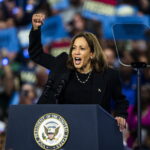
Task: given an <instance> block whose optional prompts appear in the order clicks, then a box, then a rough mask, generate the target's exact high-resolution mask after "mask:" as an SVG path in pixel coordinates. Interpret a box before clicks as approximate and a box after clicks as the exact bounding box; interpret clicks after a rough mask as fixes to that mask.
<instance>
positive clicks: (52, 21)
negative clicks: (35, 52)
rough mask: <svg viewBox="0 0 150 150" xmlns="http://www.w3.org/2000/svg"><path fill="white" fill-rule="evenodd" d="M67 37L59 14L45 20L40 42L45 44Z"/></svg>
mask: <svg viewBox="0 0 150 150" xmlns="http://www.w3.org/2000/svg"><path fill="white" fill-rule="evenodd" d="M66 37H68V32H67V31H66V30H65V28H64V24H63V21H62V18H61V16H59V15H56V16H53V17H50V18H48V19H46V20H45V23H44V25H43V26H42V43H43V44H47V43H50V42H52V41H56V40H59V39H62V38H66Z"/></svg>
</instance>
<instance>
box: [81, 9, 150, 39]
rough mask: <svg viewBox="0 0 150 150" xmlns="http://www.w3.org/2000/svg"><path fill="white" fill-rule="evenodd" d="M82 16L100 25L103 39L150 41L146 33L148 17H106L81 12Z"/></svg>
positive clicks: (149, 23)
mask: <svg viewBox="0 0 150 150" xmlns="http://www.w3.org/2000/svg"><path fill="white" fill-rule="evenodd" d="M82 14H83V16H84V17H86V18H89V19H96V20H98V21H100V22H101V23H102V31H103V38H105V39H113V38H114V37H113V34H114V36H115V39H116V40H117V39H123V40H125V39H150V38H149V37H147V35H146V32H147V31H148V30H149V26H150V22H149V19H150V18H149V16H124V17H122V16H107V15H101V14H97V13H93V12H90V11H88V10H85V11H83V13H82Z"/></svg>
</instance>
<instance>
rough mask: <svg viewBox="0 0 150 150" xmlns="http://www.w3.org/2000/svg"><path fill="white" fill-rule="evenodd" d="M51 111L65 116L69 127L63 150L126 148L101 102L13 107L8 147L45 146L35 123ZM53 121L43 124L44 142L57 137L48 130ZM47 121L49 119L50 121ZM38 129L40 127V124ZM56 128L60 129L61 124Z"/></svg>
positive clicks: (11, 149) (35, 148)
mask: <svg viewBox="0 0 150 150" xmlns="http://www.w3.org/2000/svg"><path fill="white" fill-rule="evenodd" d="M49 113H50V114H58V115H60V116H62V117H63V118H64V119H65V121H66V122H67V124H68V127H69V134H68V139H67V141H66V142H65V144H64V145H63V146H62V147H61V148H60V149H61V150H123V140H122V134H121V132H120V131H119V128H118V126H117V123H116V121H115V119H114V118H113V117H112V116H111V115H110V114H109V113H107V112H106V111H105V110H104V109H103V108H101V107H100V106H99V105H71V104H68V105H65V104H61V105H55V104H54V105H48V104H46V105H45V104H42V105H12V106H10V108H9V120H8V127H7V137H6V147H5V149H6V150H42V149H44V148H42V147H40V146H39V145H38V143H37V141H36V137H35V133H36V131H35V129H36V128H35V126H36V123H37V122H38V121H39V123H40V122H42V121H43V119H39V118H41V117H42V116H45V114H49ZM49 116H50V115H49ZM45 118H47V116H46V117H45ZM60 120H61V119H60ZM50 123H51V124H52V125H51V127H46V126H45V125H43V128H44V129H43V131H42V132H43V133H42V135H41V138H43V141H44V140H45V141H46V140H49V141H50V142H52V139H54V138H52V136H48V134H49V133H48V130H49V129H50V130H51V129H52V128H53V126H54V125H53V124H58V123H54V121H50ZM46 124H49V122H48V121H47V122H46ZM37 129H39V128H38V127H37ZM56 130H57V132H58V130H59V127H57V129H56ZM37 133H38V132H37ZM56 134H57V133H56V131H55V135H56ZM46 135H47V136H46ZM53 135H54V134H53ZM53 137H54V136H53ZM56 139H57V138H56ZM37 140H38V138H37ZM45 149H50V150H52V149H53V150H54V149H55V148H54V147H53V148H50V147H49V146H47V148H45ZM57 149H58V148H57Z"/></svg>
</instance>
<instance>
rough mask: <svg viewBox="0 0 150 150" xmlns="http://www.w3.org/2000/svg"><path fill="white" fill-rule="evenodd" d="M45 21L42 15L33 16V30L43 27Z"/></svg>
mask: <svg viewBox="0 0 150 150" xmlns="http://www.w3.org/2000/svg"><path fill="white" fill-rule="evenodd" d="M44 19H45V15H44V14H42V13H39V14H33V16H32V25H33V29H34V30H37V29H38V28H39V27H40V26H42V25H43V23H44Z"/></svg>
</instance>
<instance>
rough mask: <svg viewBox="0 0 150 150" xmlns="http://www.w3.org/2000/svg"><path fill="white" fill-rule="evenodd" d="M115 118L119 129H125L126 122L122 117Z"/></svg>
mask: <svg viewBox="0 0 150 150" xmlns="http://www.w3.org/2000/svg"><path fill="white" fill-rule="evenodd" d="M115 120H116V121H117V124H118V126H119V129H120V131H123V130H124V129H126V125H127V123H126V120H125V119H124V118H123V117H115Z"/></svg>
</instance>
